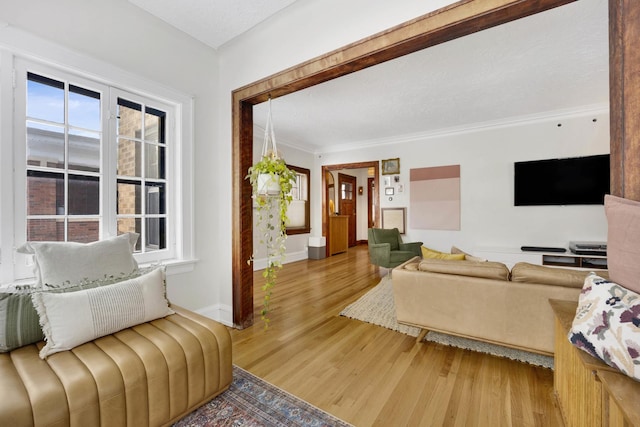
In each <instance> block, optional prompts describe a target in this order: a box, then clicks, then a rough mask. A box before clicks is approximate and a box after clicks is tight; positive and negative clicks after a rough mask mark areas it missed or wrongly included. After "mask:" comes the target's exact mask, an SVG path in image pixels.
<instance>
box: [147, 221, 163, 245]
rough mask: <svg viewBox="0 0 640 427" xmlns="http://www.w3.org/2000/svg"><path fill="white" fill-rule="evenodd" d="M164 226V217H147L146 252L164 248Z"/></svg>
mask: <svg viewBox="0 0 640 427" xmlns="http://www.w3.org/2000/svg"><path fill="white" fill-rule="evenodd" d="M165 227H166V225H165V219H164V218H147V239H146V242H145V251H146V252H149V251H154V250H158V249H165V248H166V240H165V235H166V229H165Z"/></svg>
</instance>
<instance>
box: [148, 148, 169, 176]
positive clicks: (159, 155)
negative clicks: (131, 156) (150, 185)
mask: <svg viewBox="0 0 640 427" xmlns="http://www.w3.org/2000/svg"><path fill="white" fill-rule="evenodd" d="M145 147H146V150H147V152H146V153H145V157H146V164H147V168H146V177H147V178H153V179H164V178H165V170H164V165H165V163H164V159H165V157H164V152H165V148H164V147H159V146H157V145H154V144H145Z"/></svg>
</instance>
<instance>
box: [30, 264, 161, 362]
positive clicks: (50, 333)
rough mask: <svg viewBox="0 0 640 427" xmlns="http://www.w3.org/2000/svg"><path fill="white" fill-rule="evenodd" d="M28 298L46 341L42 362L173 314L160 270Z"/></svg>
mask: <svg viewBox="0 0 640 427" xmlns="http://www.w3.org/2000/svg"><path fill="white" fill-rule="evenodd" d="M32 298H33V305H34V306H35V308H36V310H37V312H38V315H39V316H40V325H41V326H42V331H43V332H44V335H45V339H46V341H47V343H46V345H45V346H44V347H43V348H42V350H41V351H40V357H41V358H43V359H44V358H45V357H47V356H49V355H51V354H53V353H57V352H60V351H64V350H70V349H72V348H74V347H76V346H78V345H80V344H83V343H86V342H89V341H91V340H93V339H95V338H99V337H102V336H105V335H109V334H112V333H114V332H117V331H120V330H122V329H124V328H128V327H130V326H134V325H138V324H140V323H144V322H148V321H150V320H154V319H158V318H160V317H165V316H168V315H169V314H172V313H173V311H172V310H171V309H170V308H169V303H168V301H167V299H166V297H165V286H164V270H163V268H156V269H154V270H152V271H151V272H149V273H147V274H144V275H142V276H140V277H137V278H134V279H130V280H125V281H123V282H119V283H116V284H113V285H110V286H103V287H98V288H93V289H86V290H82V291H77V292H64V293H60V292H47V291H37V292H34V293H33V295H32Z"/></svg>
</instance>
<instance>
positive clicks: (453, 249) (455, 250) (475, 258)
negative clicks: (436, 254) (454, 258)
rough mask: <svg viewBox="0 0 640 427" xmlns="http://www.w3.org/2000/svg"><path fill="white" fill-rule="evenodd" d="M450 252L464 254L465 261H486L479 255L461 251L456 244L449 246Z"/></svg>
mask: <svg viewBox="0 0 640 427" xmlns="http://www.w3.org/2000/svg"><path fill="white" fill-rule="evenodd" d="M451 253H452V254H464V259H466V260H467V261H479V262H485V261H487V259H486V258H481V257H478V256H474V255H471V254H470V253H468V252H465V251H463V250H462V249H460V248H458V247H457V246H451Z"/></svg>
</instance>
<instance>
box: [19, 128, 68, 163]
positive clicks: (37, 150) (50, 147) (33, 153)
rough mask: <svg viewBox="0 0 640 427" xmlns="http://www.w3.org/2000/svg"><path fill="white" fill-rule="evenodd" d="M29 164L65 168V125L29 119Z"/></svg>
mask: <svg viewBox="0 0 640 427" xmlns="http://www.w3.org/2000/svg"><path fill="white" fill-rule="evenodd" d="M27 165H29V166H43V167H49V168H64V127H63V126H48V125H43V124H39V123H35V122H32V121H27Z"/></svg>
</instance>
